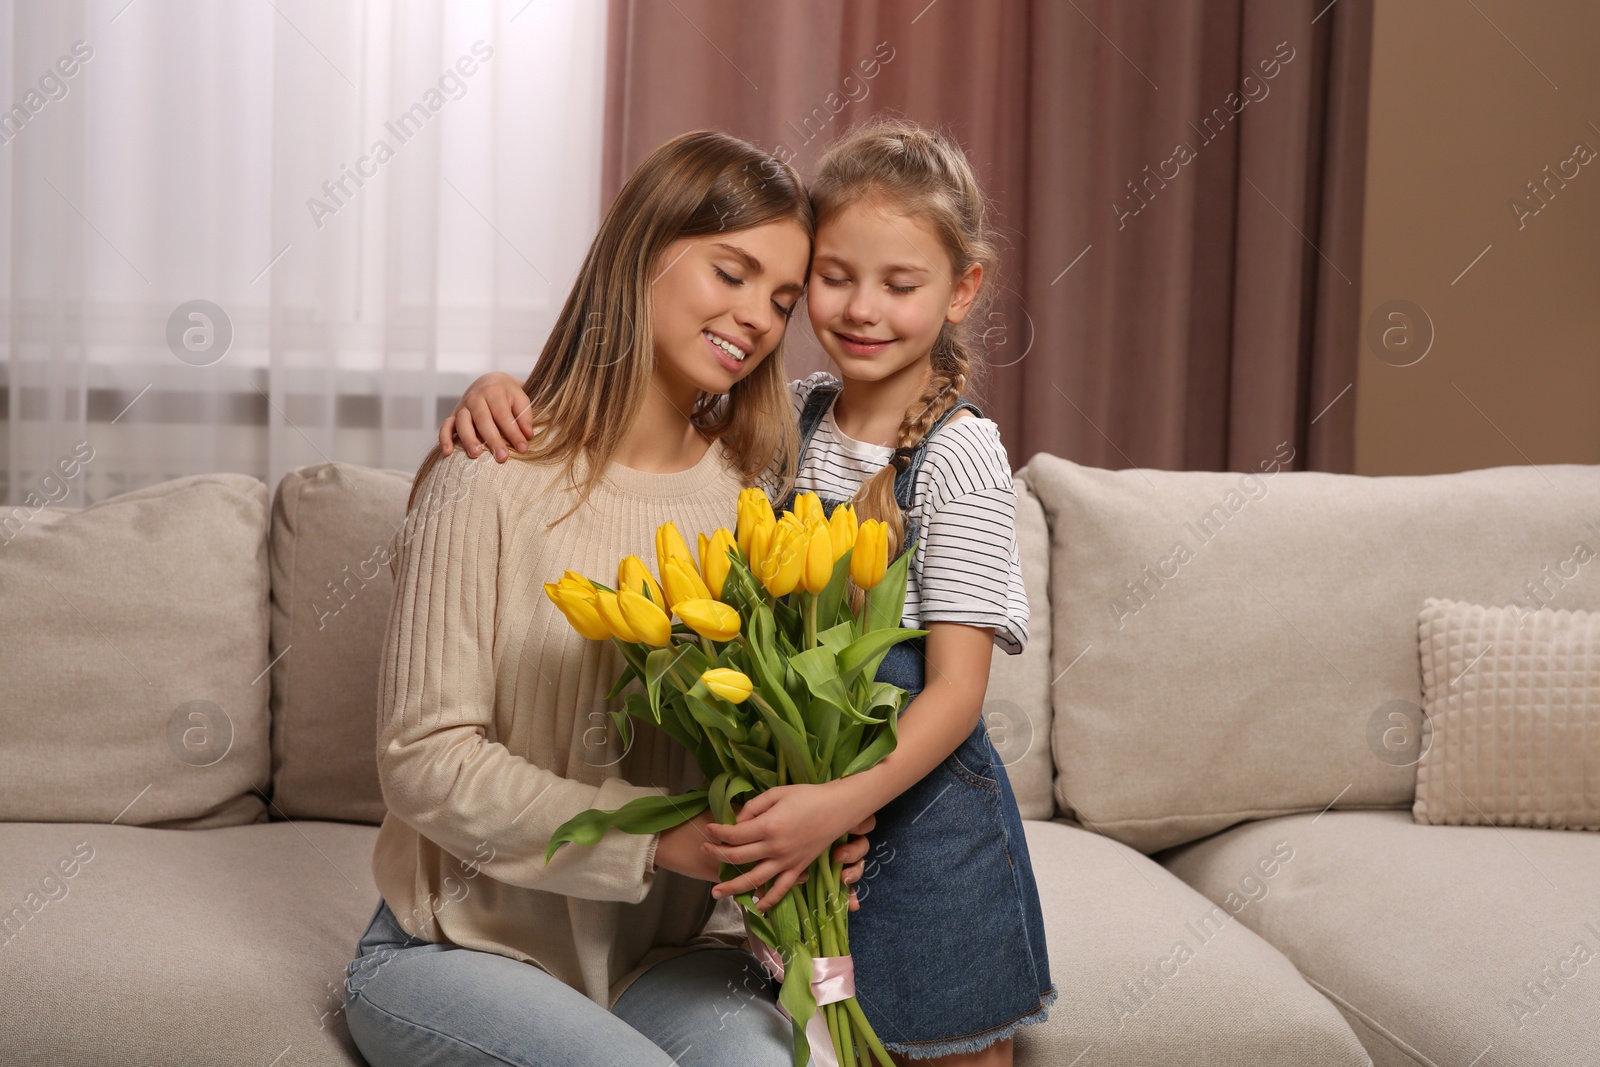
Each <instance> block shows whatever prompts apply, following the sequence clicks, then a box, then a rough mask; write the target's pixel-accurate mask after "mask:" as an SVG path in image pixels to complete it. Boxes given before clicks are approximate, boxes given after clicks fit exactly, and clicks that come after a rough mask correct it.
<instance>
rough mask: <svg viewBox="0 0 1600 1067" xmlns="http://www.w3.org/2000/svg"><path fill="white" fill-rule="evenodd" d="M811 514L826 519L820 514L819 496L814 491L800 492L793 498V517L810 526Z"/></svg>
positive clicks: (820, 503)
mask: <svg viewBox="0 0 1600 1067" xmlns="http://www.w3.org/2000/svg"><path fill="white" fill-rule="evenodd" d="M812 516H815V517H816V518H818V519H822V520H823V521H826V518H825V516H824V515H823V514H822V500H821V498H819V497H818V496H817V494H815V493H801V494H799V495H798V496H796V497H795V498H794V517H795V518H797V519H799V520H800V521H801V522H803V523H805V524H806V525H807V526H810V525H811V518H812Z"/></svg>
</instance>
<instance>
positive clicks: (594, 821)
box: [544, 786, 710, 864]
mask: <svg viewBox="0 0 1600 1067" xmlns="http://www.w3.org/2000/svg"><path fill="white" fill-rule="evenodd" d="M709 797H710V793H709V790H708V789H707V788H706V787H705V786H701V787H700V788H699V789H692V790H690V791H689V792H687V793H680V794H679V795H677V796H659V795H657V796H644V797H637V798H635V799H633V800H630V801H628V802H627V803H626V804H624V805H622V807H620V808H616V809H614V810H611V811H604V810H601V809H599V808H590V809H589V810H588V811H583V812H579V813H578V814H577V815H574V816H573V817H572V818H570V819H568V820H567V821H566V822H564V823H562V824H561V825H560V826H558V827H556V832H555V833H554V834H552V835H551V837H550V845H549V847H548V848H546V849H545V853H544V861H545V863H546V864H548V863H549V862H550V860H551V858H552V857H554V856H555V854H556V850H557V849H559V848H560V847H561V846H562V845H564V844H566V843H567V842H569V841H570V842H572V843H573V844H577V845H593V844H595V843H596V842H598V841H599V840H600V839H601V838H602V837H604V836H605V834H606V831H607V830H621V831H623V832H624V833H629V834H654V833H659V832H661V831H662V830H670V829H671V828H672V827H674V826H678V825H680V824H682V823H686V822H688V821H689V820H690V819H692V818H694V817H695V816H696V815H699V814H700V813H701V812H702V811H705V810H706V805H707V803H709Z"/></svg>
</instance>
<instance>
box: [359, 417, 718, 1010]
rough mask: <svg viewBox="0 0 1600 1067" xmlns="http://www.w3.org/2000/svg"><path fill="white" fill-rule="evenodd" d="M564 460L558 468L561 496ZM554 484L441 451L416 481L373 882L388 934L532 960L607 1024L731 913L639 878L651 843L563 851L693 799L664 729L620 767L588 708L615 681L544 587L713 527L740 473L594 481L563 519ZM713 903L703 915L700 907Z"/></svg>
mask: <svg viewBox="0 0 1600 1067" xmlns="http://www.w3.org/2000/svg"><path fill="white" fill-rule="evenodd" d="M583 469H584V468H583V465H582V464H581V463H580V465H579V467H578V472H577V473H578V477H579V478H580V479H581V477H582V474H583ZM556 475H557V467H556V465H554V464H546V463H538V462H534V461H532V460H528V459H525V458H522V457H521V456H519V455H518V454H516V453H512V455H511V457H510V458H509V459H508V460H507V461H506V462H505V463H496V462H495V460H494V458H493V457H492V456H491V455H490V454H489V453H488V452H487V451H485V452H483V453H481V454H480V455H479V457H478V459H476V460H473V459H470V458H468V457H467V455H466V453H465V452H464V451H462V450H460V449H457V450H456V451H455V452H453V453H452V454H451V455H450V456H448V457H446V458H445V459H443V460H441V461H440V462H439V463H438V464H437V465H435V467H434V468H433V469H432V470H431V471H429V472H428V476H427V477H426V478H425V479H424V480H423V482H422V485H421V486H420V487H419V488H418V491H417V497H416V502H415V504H414V505H413V506H412V509H411V511H410V512H409V513H408V515H407V518H406V522H405V525H404V527H403V528H402V531H401V535H400V538H399V541H400V547H399V550H398V553H397V561H398V562H397V566H396V575H395V577H396V585H395V593H394V603H393V606H392V607H391V609H390V613H389V622H388V630H387V637H386V641H385V645H384V651H383V656H382V662H381V667H380V680H379V699H378V746H377V757H378V774H379V779H380V781H381V783H382V787H383V797H384V800H385V802H386V803H387V804H388V814H387V815H385V817H384V820H383V826H382V827H381V828H380V829H379V831H378V839H377V844H376V846H375V848H374V852H373V857H372V873H373V877H374V878H375V879H376V881H377V885H378V890H379V891H380V892H381V893H382V894H383V898H384V900H386V901H387V902H388V904H389V907H390V909H391V910H392V911H393V912H394V913H395V916H396V918H398V919H399V920H400V922H401V924H402V925H403V926H405V927H406V929H407V930H408V931H409V932H411V933H412V934H414V935H415V936H418V937H421V938H424V939H426V940H429V941H434V942H438V943H445V944H456V945H462V946H465V947H467V948H472V949H479V950H482V951H486V952H494V953H498V954H500V955H503V956H509V957H511V958H512V959H517V960H523V961H525V962H530V963H535V964H537V965H538V966H540V967H541V968H543V969H544V970H546V971H548V972H549V973H550V974H552V975H554V976H555V977H556V978H559V979H560V980H561V981H563V982H565V983H567V984H568V985H569V986H572V987H573V988H574V989H577V990H578V991H580V992H582V993H583V994H584V995H586V996H587V997H589V999H591V1000H593V1001H594V1002H595V1003H597V1004H599V1005H601V1006H603V1007H605V1008H607V1009H608V1010H609V1009H610V1008H611V1006H612V1005H613V1004H614V1003H616V1000H617V998H618V997H619V996H621V994H622V992H623V990H625V989H626V988H627V987H628V985H629V984H631V983H632V982H633V980H634V979H635V978H637V977H638V976H639V975H640V974H641V973H643V972H644V971H645V970H646V969H648V968H649V967H651V966H653V965H654V964H656V963H659V962H660V961H662V960H665V959H669V958H671V957H673V956H677V955H681V954H682V953H684V952H687V951H690V950H692V949H693V948H695V947H715V946H721V945H742V944H743V930H744V927H743V920H742V917H741V914H740V911H739V905H738V903H737V901H735V900H733V899H731V898H729V899H725V900H722V901H720V902H718V901H713V900H712V899H711V892H710V890H711V885H710V883H708V882H702V881H699V880H696V879H692V878H687V877H684V876H682V875H679V874H676V873H673V872H671V871H667V870H664V869H660V870H658V869H656V868H655V866H654V858H655V851H656V845H657V843H658V841H659V840H660V835H659V834H652V835H635V834H625V833H621V832H617V831H613V832H612V833H609V834H607V835H606V836H605V837H604V838H603V839H602V840H601V841H600V842H599V843H598V844H595V845H578V844H567V845H563V846H562V848H561V851H559V852H558V853H557V854H556V856H555V858H554V860H552V861H551V863H550V865H549V866H546V865H545V862H544V852H545V847H546V845H547V844H548V842H549V840H550V837H551V835H552V834H553V833H554V831H555V829H556V828H557V827H558V826H560V825H561V824H562V823H563V822H565V821H566V820H567V819H569V818H571V817H572V816H573V815H576V814H577V813H579V812H580V811H583V810H585V809H586V808H606V809H613V808H618V807H621V806H622V805H623V804H625V803H627V802H628V801H630V800H632V799H634V798H635V797H640V796H646V795H649V794H675V793H681V792H684V791H686V790H688V789H693V788H695V787H696V786H699V785H702V784H704V781H705V779H704V776H703V775H702V774H701V773H700V769H699V767H698V766H696V765H695V763H694V760H693V759H692V758H691V757H690V756H689V755H688V753H687V752H685V751H683V750H682V749H681V747H680V746H678V744H677V743H676V742H675V741H673V740H672V739H671V738H669V737H668V736H667V735H666V734H664V733H662V732H660V731H659V730H657V729H656V728H655V727H654V726H653V725H650V724H649V723H639V722H638V721H637V720H635V721H634V723H633V725H634V729H635V731H636V733H635V736H634V740H633V744H632V745H631V746H630V747H629V749H628V750H627V751H626V752H624V751H623V749H622V744H621V739H620V737H619V735H618V731H617V728H616V726H615V724H614V723H612V722H611V719H610V717H609V716H608V715H607V714H606V710H607V709H608V708H609V707H613V706H619V705H620V701H618V702H615V703H614V704H608V703H607V701H606V699H605V696H606V693H607V692H608V691H609V690H610V688H611V685H612V683H613V682H614V681H615V679H616V677H617V674H618V672H619V671H620V670H621V667H622V657H621V654H620V653H619V652H618V651H617V649H616V648H615V646H613V645H611V644H610V643H609V642H599V641H587V640H585V639H584V638H582V637H580V636H579V635H578V634H577V633H576V632H575V631H574V630H573V629H572V627H571V626H570V625H569V624H568V623H567V621H566V619H565V618H563V617H562V615H561V613H560V612H559V611H558V610H557V609H556V607H555V605H554V604H552V603H551V602H550V600H549V598H548V597H547V596H545V593H544V588H543V583H544V582H546V581H554V580H556V579H558V578H559V577H560V576H561V573H562V571H563V570H564V569H568V568H570V569H572V570H575V571H577V572H578V573H580V574H583V575H586V576H588V577H591V578H594V579H595V580H597V581H600V582H603V583H605V584H607V585H614V581H615V577H616V571H617V564H618V562H619V561H620V560H621V559H622V557H623V556H624V555H626V554H628V553H634V554H636V555H638V556H640V557H641V558H642V559H644V560H645V561H646V562H647V563H649V564H650V565H651V567H652V570H653V569H654V564H655V547H654V545H655V531H656V528H657V527H658V526H659V525H660V524H661V523H663V522H666V521H668V520H671V521H673V522H675V523H676V524H677V526H678V529H679V531H680V532H682V533H683V535H684V537H685V538H686V539H687V540H688V542H689V544H691V545H693V544H694V543H695V534H696V533H697V532H703V533H706V534H708V535H709V534H710V533H712V532H713V531H714V530H715V529H716V528H717V527H719V526H728V527H730V528H731V526H732V523H733V521H734V516H735V505H736V501H737V497H738V492H739V488H740V484H741V482H740V478H739V476H738V474H737V472H736V471H735V470H734V469H733V468H732V465H731V464H730V463H729V462H728V459H727V454H726V452H725V450H724V448H723V446H722V445H721V444H720V443H713V444H712V445H711V447H710V448H708V449H707V451H706V454H705V457H704V458H703V459H701V461H700V462H699V463H697V464H696V465H695V466H694V467H692V468H690V469H688V470H685V471H681V472H677V473H674V474H650V473H646V472H643V471H638V470H634V469H632V468H628V467H622V466H620V465H617V464H613V465H612V466H611V467H610V468H609V469H608V471H607V475H606V478H605V479H604V480H602V481H601V482H600V484H599V485H598V486H597V487H596V489H595V491H594V492H593V493H591V495H590V497H589V502H588V504H587V505H585V506H582V507H580V508H579V509H578V510H577V511H575V512H574V513H573V514H572V515H571V516H569V517H568V518H567V519H566V520H564V521H563V522H561V523H560V524H559V525H557V526H555V527H554V528H552V529H548V530H547V529H546V524H547V523H548V522H550V521H551V520H552V519H555V518H556V517H558V516H559V515H561V514H562V513H563V512H564V511H566V510H567V508H568V507H569V506H570V505H571V503H572V501H573V499H574V496H573V491H572V490H571V489H570V488H566V487H561V486H557V484H556V481H557V478H556ZM714 905H715V907H714Z"/></svg>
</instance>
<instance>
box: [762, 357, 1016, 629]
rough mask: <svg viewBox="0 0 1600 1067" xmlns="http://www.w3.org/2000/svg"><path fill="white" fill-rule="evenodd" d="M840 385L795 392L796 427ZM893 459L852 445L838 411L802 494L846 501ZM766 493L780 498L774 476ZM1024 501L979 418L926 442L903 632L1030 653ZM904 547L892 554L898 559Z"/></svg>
mask: <svg viewBox="0 0 1600 1067" xmlns="http://www.w3.org/2000/svg"><path fill="white" fill-rule="evenodd" d="M834 381H836V379H835V378H834V377H833V376H832V375H831V374H829V373H828V372H827V371H817V372H816V373H815V374H812V375H811V376H810V377H808V378H804V379H802V380H800V381H795V382H790V383H789V392H790V395H791V396H792V397H793V399H794V405H795V417H796V418H798V417H799V415H800V412H801V411H802V410H803V409H804V407H805V402H806V397H807V396H809V395H810V393H811V390H812V389H814V388H816V387H817V386H818V385H821V384H825V383H831V382H834ZM893 455H894V450H893V449H890V448H888V447H886V446H883V445H874V444H869V443H867V442H865V441H857V440H855V439H854V438H851V437H846V436H845V435H844V434H843V433H841V432H840V431H839V428H838V427H837V426H835V425H834V422H833V407H832V405H829V408H828V411H827V413H826V414H825V415H824V416H823V417H822V421H821V422H820V423H819V424H818V425H817V432H816V433H815V434H814V435H812V438H811V443H810V445H809V446H808V447H807V448H806V453H805V456H804V457H803V459H802V462H801V465H800V471H799V474H798V476H797V477H796V479H795V492H797V493H803V492H806V491H810V492H814V493H816V494H817V495H818V496H820V497H823V498H825V499H830V500H848V499H850V498H851V497H853V496H855V494H856V491H857V490H859V489H860V488H861V485H862V483H863V482H865V481H866V480H867V479H868V478H870V477H872V476H873V475H874V474H876V473H877V472H878V471H879V470H881V469H882V468H883V467H884V465H885V464H887V463H888V462H889V460H890V458H891V457H892V456H893ZM762 488H763V489H765V490H766V491H767V494H768V495H769V496H774V497H775V496H776V486H775V485H774V484H773V479H772V477H771V475H770V474H769V476H768V478H767V479H766V480H765V481H764V482H763V485H762ZM1016 512H1017V493H1016V488H1015V487H1014V486H1013V485H1012V483H1011V463H1010V461H1009V460H1008V459H1007V458H1006V451H1005V448H1004V447H1003V446H1002V445H1001V444H1000V428H999V427H998V426H996V425H995V424H994V423H993V422H992V421H991V420H989V419H980V418H978V417H977V416H975V415H973V414H972V413H971V412H966V413H964V414H962V415H958V416H957V417H956V418H954V419H952V420H951V421H949V422H947V423H945V424H944V426H943V428H941V429H940V430H939V432H938V433H937V434H935V435H933V436H932V437H930V438H929V439H928V451H927V454H926V455H925V456H924V457H923V460H922V467H921V469H920V470H918V472H917V481H916V485H915V486H914V487H913V494H912V503H911V508H910V510H909V511H907V513H906V518H907V520H908V522H909V520H910V519H913V518H915V519H916V520H917V522H918V523H919V526H920V530H921V533H920V536H919V539H918V542H917V549H916V553H915V555H914V556H913V557H912V559H911V566H910V573H909V575H908V578H907V582H906V604H905V612H904V614H903V615H902V617H901V622H902V624H903V625H905V626H909V627H915V628H921V627H922V626H923V625H924V624H925V623H930V622H959V623H966V624H967V625H970V626H992V627H994V640H995V644H997V645H999V646H1000V647H1001V648H1002V649H1004V650H1005V651H1006V652H1008V653H1010V654H1011V655H1016V654H1017V653H1019V652H1021V651H1022V649H1023V647H1024V646H1025V645H1026V644H1027V643H1028V597H1027V594H1026V593H1025V592H1024V591H1023V587H1022V565H1021V561H1020V559H1019V557H1018V553H1017V534H1016V529H1017V527H1016ZM896 549H897V546H893V545H891V546H890V551H891V558H893V557H892V553H893V552H894V551H895V550H896Z"/></svg>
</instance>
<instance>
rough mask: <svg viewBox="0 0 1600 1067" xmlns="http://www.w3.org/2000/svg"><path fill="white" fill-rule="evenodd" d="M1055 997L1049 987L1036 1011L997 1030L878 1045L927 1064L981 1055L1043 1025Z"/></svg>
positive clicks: (1055, 992)
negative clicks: (1027, 1029)
mask: <svg viewBox="0 0 1600 1067" xmlns="http://www.w3.org/2000/svg"><path fill="white" fill-rule="evenodd" d="M1059 995H1060V991H1059V990H1057V989H1056V987H1055V985H1054V983H1052V984H1051V986H1050V988H1049V989H1048V990H1046V991H1045V993H1044V995H1043V996H1041V997H1040V998H1039V1006H1038V1007H1037V1008H1035V1009H1033V1010H1032V1011H1030V1012H1029V1013H1028V1014H1026V1015H1024V1016H1022V1017H1020V1018H1017V1019H1013V1020H1011V1021H1010V1022H1008V1023H1005V1024H1003V1025H1001V1026H993V1027H990V1028H989V1029H987V1030H984V1031H983V1032H982V1033H977V1034H969V1035H965V1036H962V1037H953V1038H948V1039H945V1040H942V1041H916V1042H904V1041H883V1042H882V1044H883V1047H884V1048H886V1049H888V1050H889V1051H890V1052H898V1053H899V1054H900V1055H902V1056H906V1057H909V1058H910V1059H914V1060H929V1059H934V1058H936V1057H939V1056H955V1055H959V1054H964V1053H971V1052H982V1051H983V1050H984V1049H986V1048H988V1047H989V1046H990V1045H992V1044H994V1043H995V1042H996V1041H1004V1040H1006V1039H1007V1038H1010V1037H1015V1036H1016V1033H1017V1031H1018V1030H1020V1029H1022V1028H1023V1027H1024V1026H1032V1025H1033V1024H1035V1023H1042V1022H1044V1021H1045V1020H1046V1019H1048V1018H1049V1017H1050V1012H1049V1008H1050V1005H1052V1004H1054V1003H1055V1001H1056V997H1057V996H1059ZM880 1040H881V1039H880Z"/></svg>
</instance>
